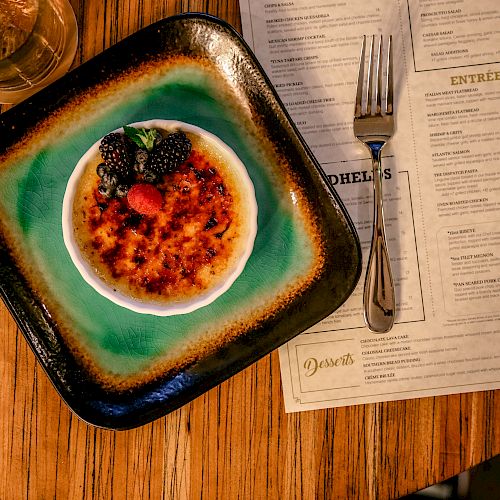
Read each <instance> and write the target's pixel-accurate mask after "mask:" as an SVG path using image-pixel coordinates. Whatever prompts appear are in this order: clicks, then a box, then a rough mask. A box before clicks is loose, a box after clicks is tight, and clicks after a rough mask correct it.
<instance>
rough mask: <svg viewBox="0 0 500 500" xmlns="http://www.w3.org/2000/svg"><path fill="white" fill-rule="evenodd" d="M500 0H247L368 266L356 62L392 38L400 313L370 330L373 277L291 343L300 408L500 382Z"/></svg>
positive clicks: (391, 196)
mask: <svg viewBox="0 0 500 500" xmlns="http://www.w3.org/2000/svg"><path fill="white" fill-rule="evenodd" d="M497 4H498V2H497V0H477V1H475V2H468V1H465V0H373V1H372V2H369V3H366V2H365V1H364V0H349V1H342V0H337V1H328V0H323V1H320V2H317V3H315V4H314V5H313V4H311V3H310V2H308V1H307V0H293V1H283V2H271V1H263V0H252V1H250V0H240V7H241V13H242V25H243V35H244V37H245V39H246V40H247V42H248V43H249V45H250V46H251V48H252V49H253V50H254V52H255V54H256V56H257V58H258V59H259V61H260V62H261V64H262V65H263V67H264V69H265V70H266V72H267V73H268V75H269V77H270V79H271V81H272V82H273V84H274V86H275V88H276V90H277V92H278V94H279V96H280V98H281V100H282V102H283V104H284V106H285V107H286V108H287V110H288V112H289V113H290V116H291V117H292V119H293V120H294V122H295V123H296V125H297V126H298V128H299V130H300V131H301V133H302V135H303V137H304V139H305V140H306V141H307V142H308V144H309V146H310V147H311V149H312V151H313V153H314V155H315V156H316V158H317V159H318V161H319V163H320V164H321V166H322V168H323V169H324V170H325V173H326V174H327V176H328V178H329V179H330V182H331V183H332V185H333V186H334V187H335V189H336V191H337V192H338V194H339V196H340V197H341V198H342V201H343V202H344V204H345V206H346V209H347V211H348V212H349V214H350V216H351V218H352V220H353V222H354V224H355V226H356V228H357V231H358V234H359V237H360V242H361V247H362V251H363V270H364V269H365V266H366V262H367V258H368V252H369V246H370V239H371V231H372V220H373V191H372V177H371V162H370V160H369V156H368V152H367V150H366V149H365V147H364V146H363V145H362V144H361V143H359V141H357V140H356V139H355V138H354V136H353V130H352V120H353V108H354V104H353V101H354V95H355V90H356V80H357V71H358V61H359V54H360V49H361V41H362V35H365V34H366V35H371V34H382V35H387V34H389V33H390V34H392V36H393V42H394V55H395V57H394V64H395V66H394V67H395V80H396V89H395V100H396V103H395V109H396V124H397V130H396V133H395V135H394V137H393V138H392V140H391V141H390V142H389V144H388V145H387V146H386V148H385V149H384V154H383V159H382V165H383V171H384V181H383V189H384V203H385V205H384V209H385V219H386V229H387V236H388V246H389V253H390V258H391V264H392V268H393V274H394V281H395V287H396V301H397V314H396V324H395V326H394V328H393V330H391V332H389V333H388V334H384V335H380V334H374V333H371V332H369V331H368V329H367V328H366V327H365V326H364V322H363V309H362V290H363V280H364V274H363V277H362V278H361V280H360V283H359V284H358V286H357V288H356V289H355V291H354V293H353V294H352V296H351V297H350V298H349V299H348V300H347V301H346V303H345V304H344V305H343V306H342V307H341V308H340V309H339V310H337V311H336V312H335V313H334V314H332V315H331V316H330V317H328V318H326V319H324V320H323V321H321V322H319V323H318V324H316V325H314V326H313V327H312V328H311V329H309V330H308V331H307V332H305V333H304V334H302V335H300V336H298V337H296V338H295V339H293V340H292V341H291V342H289V343H288V344H286V345H285V346H283V347H282V348H281V349H280V361H281V372H282V380H283V390H284V396H285V404H286V408H287V411H300V410H308V409H314V408H324V407H333V406H341V405H347V404H359V403H366V402H375V401H384V400H394V399H405V398H413V397H422V396H430V395H439V394H449V393H454V392H467V391H477V390H485V389H494V388H498V387H500V229H499V228H500V48H499V47H500V22H499V21H500V6H499V5H497ZM325 300H327V298H325Z"/></svg>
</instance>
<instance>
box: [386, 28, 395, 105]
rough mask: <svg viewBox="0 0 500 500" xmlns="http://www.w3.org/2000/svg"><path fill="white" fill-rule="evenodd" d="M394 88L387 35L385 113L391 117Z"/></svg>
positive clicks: (390, 46) (390, 48)
mask: <svg viewBox="0 0 500 500" xmlns="http://www.w3.org/2000/svg"><path fill="white" fill-rule="evenodd" d="M393 88H394V78H393V72H392V35H389V45H388V47H387V84H386V91H385V95H386V96H387V97H386V101H387V102H386V108H385V112H386V114H387V115H392V109H393V99H394V97H393V92H394V90H393Z"/></svg>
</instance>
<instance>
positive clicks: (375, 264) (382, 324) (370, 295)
mask: <svg viewBox="0 0 500 500" xmlns="http://www.w3.org/2000/svg"><path fill="white" fill-rule="evenodd" d="M383 145H384V143H378V142H374V143H369V144H368V146H369V148H370V150H371V155H372V175H373V194H374V216H373V232H372V242H371V248H370V257H369V258H368V267H367V270H366V278H365V287H364V292H363V306H364V316H365V323H366V325H367V326H368V328H369V329H370V330H371V331H372V332H375V333H385V332H388V331H389V330H390V329H391V328H392V326H393V324H394V313H395V298H394V283H393V280H392V272H391V262H390V260H389V253H388V251H387V242H386V238H385V227H384V210H383V202H382V165H381V150H382V147H383Z"/></svg>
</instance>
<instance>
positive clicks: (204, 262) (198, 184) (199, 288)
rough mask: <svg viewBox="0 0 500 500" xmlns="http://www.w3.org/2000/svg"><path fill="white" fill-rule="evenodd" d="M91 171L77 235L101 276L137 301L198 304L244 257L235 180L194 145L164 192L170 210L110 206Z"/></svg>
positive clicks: (78, 204)
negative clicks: (191, 301)
mask: <svg viewBox="0 0 500 500" xmlns="http://www.w3.org/2000/svg"><path fill="white" fill-rule="evenodd" d="M99 161H100V158H96V159H95V160H94V161H93V162H89V165H88V167H87V169H86V171H85V173H84V175H83V177H82V180H81V182H80V185H79V186H78V190H77V194H76V198H75V200H76V201H75V209H74V218H73V222H74V228H75V233H76V239H77V242H78V245H79V247H80V249H81V251H82V253H83V255H84V256H85V258H86V259H87V260H88V261H89V262H90V263H91V265H92V266H93V267H94V268H95V270H96V271H97V273H98V274H99V275H100V276H101V278H103V279H104V280H105V281H106V282H108V283H109V284H110V285H112V286H113V287H115V288H116V289H119V290H120V291H122V292H124V293H126V294H127V295H130V296H132V297H133V298H136V299H139V300H144V301H153V302H157V303H168V302H173V301H174V302H175V301H179V300H183V299H187V298H189V297H192V296H193V295H196V294H199V293H200V292H203V291H205V290H208V289H209V288H211V287H213V286H216V285H217V284H218V283H220V282H221V281H222V280H223V279H224V276H225V275H226V272H227V271H228V270H229V269H230V268H231V267H232V265H233V264H234V262H235V261H236V259H237V258H238V256H239V255H240V254H241V251H242V248H240V247H241V246H242V243H241V242H240V239H241V238H240V236H241V235H242V234H243V233H242V231H243V230H244V227H243V216H242V211H241V210H240V209H239V208H241V202H242V200H241V198H240V196H239V193H238V189H237V185H236V182H235V179H234V176H232V175H231V172H230V169H229V168H228V167H227V166H226V165H225V164H224V162H223V161H222V160H221V159H220V158H217V156H216V155H213V154H211V153H210V151H209V150H206V149H204V148H203V146H202V144H201V143H200V142H198V141H196V140H195V139H194V138H193V150H192V152H191V155H190V157H189V158H188V159H187V160H186V161H185V162H184V163H183V164H182V165H181V166H180V167H179V168H178V170H177V171H176V172H174V173H170V174H167V175H166V176H165V177H164V179H163V181H162V183H161V184H159V185H158V186H157V187H158V189H159V190H160V192H161V193H162V196H163V207H162V208H161V210H160V211H159V212H157V213H156V214H154V215H142V214H139V213H138V212H136V211H135V210H133V209H132V208H131V207H130V206H129V204H128V202H127V199H126V198H121V199H117V198H115V199H107V198H104V197H103V196H102V195H101V194H100V193H99V192H98V190H97V187H98V184H99V178H98V176H97V175H96V174H95V168H96V166H97V164H98V163H99Z"/></svg>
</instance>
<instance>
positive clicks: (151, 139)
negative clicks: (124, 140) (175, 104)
mask: <svg viewBox="0 0 500 500" xmlns="http://www.w3.org/2000/svg"><path fill="white" fill-rule="evenodd" d="M123 130H124V132H125V135H126V136H127V137H129V138H130V139H131V140H132V141H134V142H135V144H137V146H139V147H140V148H143V149H146V151H151V150H152V149H153V147H154V146H155V144H156V142H157V141H158V136H159V137H160V138H161V134H160V132H158V130H156V129H154V128H152V129H146V128H135V127H129V126H128V125H125V126H124V127H123Z"/></svg>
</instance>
